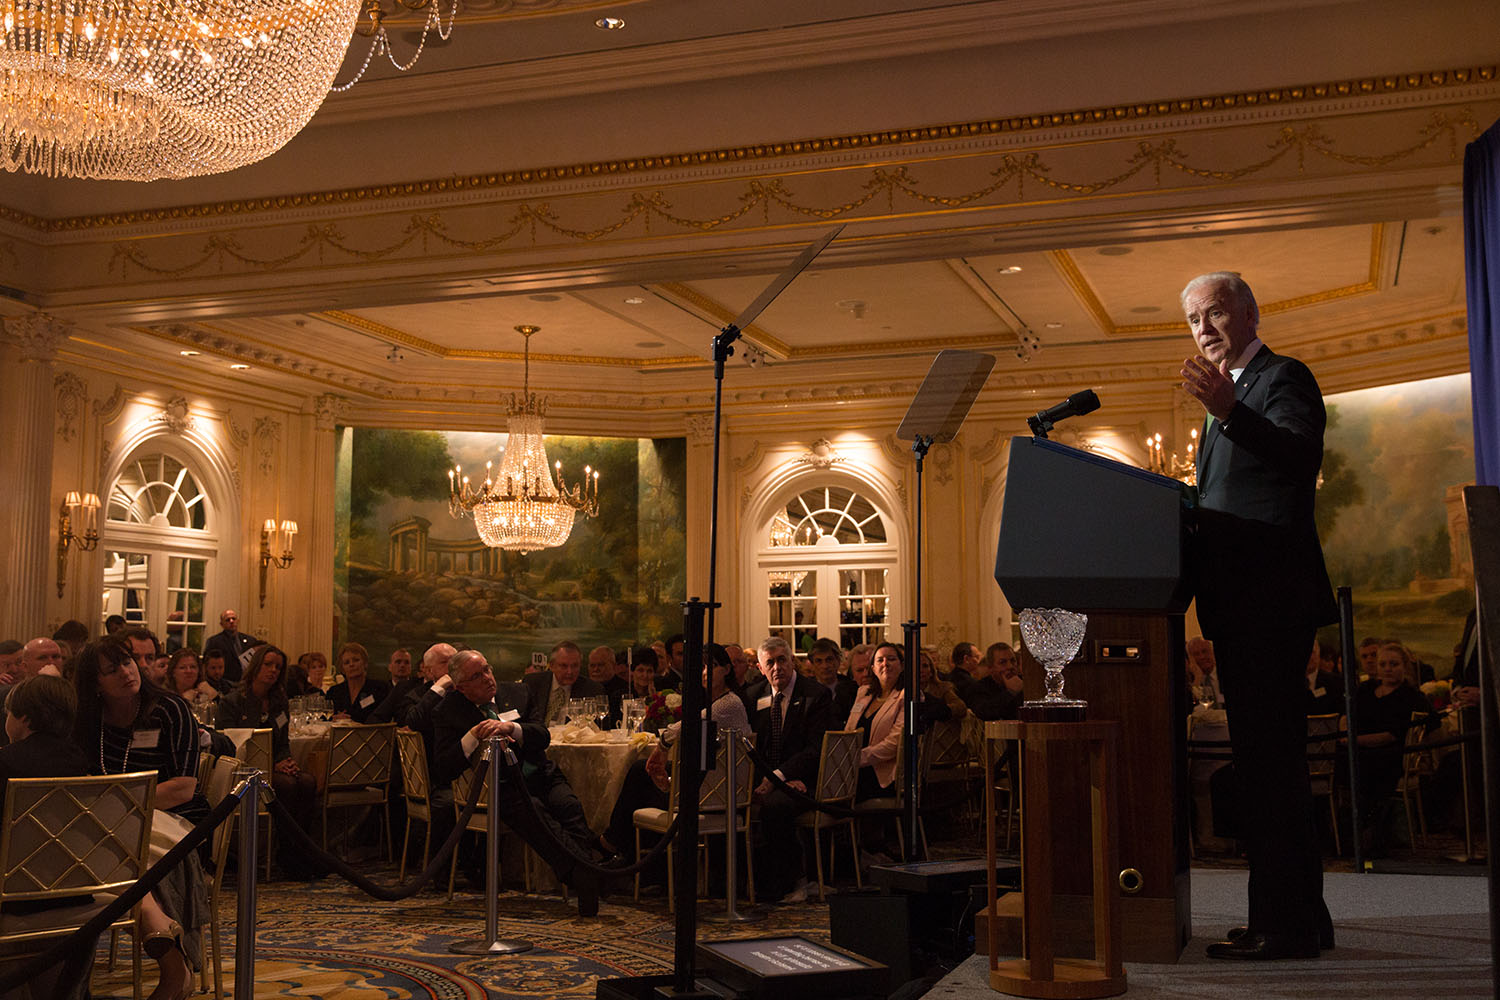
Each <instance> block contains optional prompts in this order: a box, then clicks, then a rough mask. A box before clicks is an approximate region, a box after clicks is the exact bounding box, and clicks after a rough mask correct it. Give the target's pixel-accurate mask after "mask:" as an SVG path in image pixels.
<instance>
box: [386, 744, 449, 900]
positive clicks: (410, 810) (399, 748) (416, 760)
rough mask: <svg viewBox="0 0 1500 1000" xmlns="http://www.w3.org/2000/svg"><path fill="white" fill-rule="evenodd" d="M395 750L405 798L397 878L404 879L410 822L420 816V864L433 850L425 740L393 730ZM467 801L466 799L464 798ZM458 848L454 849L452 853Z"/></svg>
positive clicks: (418, 818)
mask: <svg viewBox="0 0 1500 1000" xmlns="http://www.w3.org/2000/svg"><path fill="white" fill-rule="evenodd" d="M396 752H397V754H398V755H399V756H400V758H401V794H402V795H403V796H405V798H406V833H405V835H404V836H402V838H401V871H400V874H398V875H397V876H396V881H398V882H405V881H406V858H407V856H408V853H409V848H410V847H411V825H412V823H413V822H415V821H417V820H420V821H421V822H422V823H423V824H425V825H426V828H427V834H426V838H425V839H424V840H423V841H422V868H423V869H424V870H425V869H426V868H427V861H428V858H429V856H430V855H431V854H432V785H431V779H430V778H429V777H428V774H427V744H425V743H423V742H422V734H421V733H419V732H417V731H416V730H415V729H407V728H406V727H404V726H403V727H402V728H400V729H398V730H396ZM465 802H467V799H465ZM457 853H458V852H456V851H455V852H454V854H455V856H456V855H457Z"/></svg>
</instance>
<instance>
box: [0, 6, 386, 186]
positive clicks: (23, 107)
mask: <svg viewBox="0 0 1500 1000" xmlns="http://www.w3.org/2000/svg"><path fill="white" fill-rule="evenodd" d="M361 3H362V0H195V2H192V3H180V2H174V0H138V2H136V3H125V2H122V0H76V2H73V3H55V2H46V0H43V2H37V0H31V2H29V3H21V2H17V0H10V2H8V3H0V10H4V12H5V13H4V17H3V20H0V108H3V112H0V113H3V117H0V166H3V167H4V168H5V169H7V170H11V171H15V170H25V171H28V172H31V173H41V174H46V175H48V176H68V177H80V178H90V179H101V180H105V179H107V180H155V179H158V178H166V177H191V176H197V175H201V174H211V173H218V172H221V171H225V170H232V169H234V168H236V167H241V166H245V165H246V164H250V163H254V162H256V161H258V160H261V159H264V158H265V157H267V156H269V155H270V154H271V153H274V152H275V151H276V150H278V149H280V148H281V147H282V146H283V145H285V144H286V143H287V142H288V141H289V140H290V139H291V138H292V137H293V136H295V135H296V134H297V133H298V132H299V131H301V130H302V128H303V126H305V125H306V124H307V122H308V121H309V120H310V119H311V118H312V116H313V114H314V113H315V112H316V111H317V110H318V108H319V106H320V105H321V104H322V103H323V99H324V97H326V96H327V94H328V91H329V87H330V86H331V85H332V83H333V78H334V74H335V73H336V72H337V71H338V68H339V65H340V64H341V63H342V61H343V59H344V53H345V51H346V50H347V48H348V45H349V39H350V36H351V35H352V33H353V31H354V26H355V20H356V18H357V17H358V15H359V12H360V7H361Z"/></svg>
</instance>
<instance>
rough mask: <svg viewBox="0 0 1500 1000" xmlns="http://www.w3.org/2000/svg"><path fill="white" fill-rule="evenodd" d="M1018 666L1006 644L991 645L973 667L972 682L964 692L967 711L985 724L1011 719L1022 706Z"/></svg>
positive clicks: (1017, 661)
mask: <svg viewBox="0 0 1500 1000" xmlns="http://www.w3.org/2000/svg"><path fill="white" fill-rule="evenodd" d="M1023 687H1024V685H1023V683H1022V680H1021V665H1020V661H1019V660H1017V659H1016V651H1015V650H1014V649H1011V647H1010V644H1009V643H1004V642H995V643H991V644H990V647H989V649H987V650H985V651H984V659H983V660H980V661H979V662H978V663H977V664H975V666H974V683H972V684H970V685H969V686H968V687H967V688H965V689H964V691H963V699H964V704H966V705H968V706H969V711H971V712H973V713H974V714H975V715H977V716H979V718H981V719H983V720H985V721H986V722H991V721H993V720H995V719H1014V718H1015V717H1016V712H1017V711H1018V710H1019V709H1020V707H1021V700H1022V697H1023V695H1022V691H1023Z"/></svg>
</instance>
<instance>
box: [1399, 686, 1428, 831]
mask: <svg viewBox="0 0 1500 1000" xmlns="http://www.w3.org/2000/svg"><path fill="white" fill-rule="evenodd" d="M1426 738H1427V713H1426V712H1413V713H1412V714H1411V724H1410V725H1409V726H1407V727H1406V744H1405V746H1404V747H1403V748H1402V755H1401V778H1400V779H1399V780H1398V781H1397V782H1396V792H1397V794H1399V795H1400V796H1401V805H1402V806H1404V807H1405V809H1406V835H1407V838H1408V839H1409V840H1410V842H1411V845H1412V846H1413V847H1415V846H1417V843H1418V842H1419V841H1420V842H1421V843H1424V844H1425V843H1426V842H1427V812H1426V811H1425V810H1424V809H1423V808H1422V776H1423V775H1424V774H1431V773H1432V771H1433V768H1432V764H1431V758H1430V753H1429V751H1425V750H1422V749H1421V747H1422V742H1423V740H1425V739H1426ZM1413 801H1415V802H1416V804H1417V822H1418V824H1420V825H1419V826H1415V827H1414V826H1412V823H1411V805H1412V802H1413ZM1418 830H1420V831H1421V832H1420V833H1418V832H1417V831H1418Z"/></svg>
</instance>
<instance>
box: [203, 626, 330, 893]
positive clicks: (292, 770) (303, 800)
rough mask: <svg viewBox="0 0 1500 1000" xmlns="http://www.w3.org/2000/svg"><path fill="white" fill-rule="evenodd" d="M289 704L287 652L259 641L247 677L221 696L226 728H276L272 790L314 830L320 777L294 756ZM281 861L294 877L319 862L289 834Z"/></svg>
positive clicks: (310, 872) (308, 873)
mask: <svg viewBox="0 0 1500 1000" xmlns="http://www.w3.org/2000/svg"><path fill="white" fill-rule="evenodd" d="M290 711H291V710H290V708H289V707H288V705H287V694H286V654H285V653H283V652H282V651H281V650H279V649H277V648H276V647H275V646H272V645H269V644H267V645H264V646H257V647H256V649H255V652H254V653H253V654H252V655H251V657H250V662H249V664H247V665H246V667H245V676H244V677H243V678H241V680H240V682H239V684H237V685H235V687H234V690H232V691H230V692H229V693H228V694H226V695H224V697H223V698H221V699H219V727H220V728H221V729H236V728H245V729H269V730H271V760H272V762H273V763H272V766H271V773H270V774H269V775H267V780H268V781H269V782H270V783H271V790H272V791H274V792H275V793H276V797H277V798H278V799H280V800H281V801H282V802H283V803H284V804H285V805H286V807H287V809H288V810H289V811H290V812H291V814H292V815H293V816H294V817H295V818H296V820H297V825H298V826H300V827H302V829H304V830H308V831H311V830H312V828H313V819H314V817H315V816H316V815H317V804H318V782H317V779H316V778H314V777H313V776H312V775H311V774H309V773H308V772H307V771H304V770H302V769H301V768H300V767H298V766H297V762H296V760H294V759H293V758H292V742H291V727H290V721H291V719H290ZM278 846H279V847H280V848H281V850H280V851H279V852H278V853H277V860H278V861H279V862H280V863H281V868H282V870H283V871H285V872H286V873H287V875H289V876H290V877H292V878H313V877H316V876H317V875H318V874H320V869H319V868H318V866H316V865H314V864H312V863H311V862H310V861H309V860H308V859H307V858H305V857H303V856H302V855H301V854H299V853H298V852H297V850H296V849H295V848H294V847H293V845H292V840H291V838H290V837H282V838H280V843H279V844H278Z"/></svg>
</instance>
